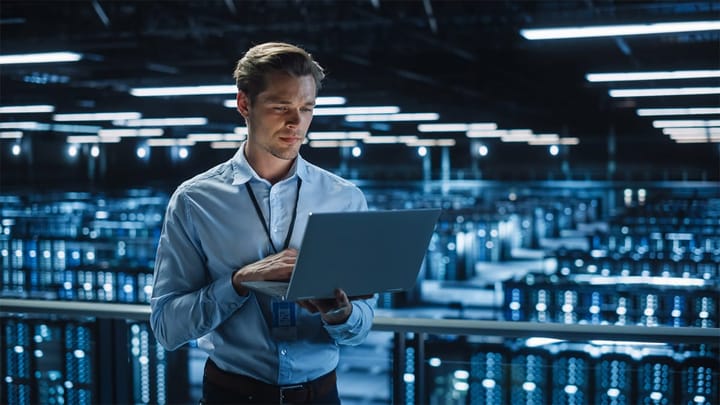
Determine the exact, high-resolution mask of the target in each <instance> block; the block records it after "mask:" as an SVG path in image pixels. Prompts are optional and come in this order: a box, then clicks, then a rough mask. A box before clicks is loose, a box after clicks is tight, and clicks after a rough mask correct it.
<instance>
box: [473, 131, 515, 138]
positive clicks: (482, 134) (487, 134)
mask: <svg viewBox="0 0 720 405" xmlns="http://www.w3.org/2000/svg"><path fill="white" fill-rule="evenodd" d="M505 135H507V131H506V130H504V129H496V130H492V131H477V130H475V131H467V132H466V133H465V136H467V137H468V138H500V137H502V136H505Z"/></svg>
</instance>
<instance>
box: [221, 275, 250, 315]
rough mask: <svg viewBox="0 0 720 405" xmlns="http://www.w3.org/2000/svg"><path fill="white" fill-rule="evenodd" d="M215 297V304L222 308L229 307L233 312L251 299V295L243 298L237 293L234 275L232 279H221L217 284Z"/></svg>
mask: <svg viewBox="0 0 720 405" xmlns="http://www.w3.org/2000/svg"><path fill="white" fill-rule="evenodd" d="M213 295H214V296H215V302H216V303H217V304H218V305H219V306H220V307H221V308H222V307H227V308H229V309H231V310H235V309H238V308H239V307H240V306H241V305H242V304H244V303H245V301H247V299H248V298H249V297H250V294H248V295H247V296H245V297H243V296H241V295H239V294H238V293H237V291H235V287H233V285H232V274H231V275H230V277H228V278H226V279H220V280H218V281H217V282H216V283H215V286H214V288H213Z"/></svg>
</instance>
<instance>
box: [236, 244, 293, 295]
mask: <svg viewBox="0 0 720 405" xmlns="http://www.w3.org/2000/svg"><path fill="white" fill-rule="evenodd" d="M297 255H298V252H297V250H295V249H285V250H283V251H282V252H280V253H276V254H274V255H270V256H268V257H266V258H264V259H262V260H258V261H257V262H255V263H251V264H248V265H247V266H245V267H243V268H240V269H238V270H235V273H233V276H232V284H233V288H235V291H236V292H237V293H238V294H240V295H243V296H245V295H247V294H248V289H247V288H245V287H243V285H242V283H243V281H266V280H273V281H287V280H289V279H290V275H291V274H292V271H293V268H294V267H295V261H296V260H297Z"/></svg>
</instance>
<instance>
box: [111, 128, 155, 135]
mask: <svg viewBox="0 0 720 405" xmlns="http://www.w3.org/2000/svg"><path fill="white" fill-rule="evenodd" d="M163 133H165V131H164V130H163V129H162V128H140V129H130V128H128V129H101V130H100V131H98V135H100V136H101V137H105V136H119V137H135V136H162V134H163Z"/></svg>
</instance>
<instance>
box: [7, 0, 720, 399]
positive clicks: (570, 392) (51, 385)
mask: <svg viewBox="0 0 720 405" xmlns="http://www.w3.org/2000/svg"><path fill="white" fill-rule="evenodd" d="M719 21H720V3H718V2H716V1H692V0H689V1H664V0H663V1H654V0H651V1H642V2H640V1H621V0H590V1H571V0H567V1H512V0H503V1H501V0H488V1H450V2H445V1H438V0H403V1H386V0H347V1H339V2H334V1H329V0H312V1H308V0H292V1H291V0H287V1H286V0H277V1H268V2H262V1H241V0H189V1H125V0H113V1H110V0H88V1H83V2H80V1H36V0H31V1H20V0H5V1H3V2H2V3H0V264H1V266H2V271H1V272H2V278H1V280H0V323H1V330H2V332H1V336H2V339H1V342H0V373H1V374H2V382H1V384H2V388H0V403H3V404H13V405H14V404H35V403H39V404H115V403H135V404H150V403H152V404H176V403H198V402H199V401H200V400H201V398H202V396H203V394H202V388H203V367H204V366H205V364H206V361H207V358H208V354H207V353H208V348H207V347H205V346H204V345H203V343H202V341H200V340H190V341H189V342H188V343H186V344H184V345H182V346H181V347H180V348H178V349H176V350H167V349H166V348H164V347H163V346H162V345H161V344H160V343H159V342H158V340H157V338H156V336H155V334H154V332H153V330H152V328H151V324H150V314H151V307H150V302H151V298H152V297H153V285H154V277H155V275H154V269H155V266H156V254H157V251H158V243H159V240H160V238H161V235H163V224H164V221H165V220H166V218H165V217H166V212H167V211H166V210H167V207H168V205H169V204H170V203H171V200H172V195H173V193H174V192H175V190H176V189H177V188H178V186H180V184H182V183H183V182H184V181H186V180H187V179H190V178H192V177H193V176H196V175H197V174H199V173H201V172H204V171H206V170H208V169H210V168H211V167H213V166H215V165H218V164H220V163H222V162H225V161H227V160H228V159H230V158H231V157H233V155H235V153H236V152H237V150H238V148H239V147H241V146H242V145H244V143H245V142H247V139H248V138H249V137H252V135H251V134H249V131H248V126H247V125H246V122H245V121H244V119H243V116H241V114H240V113H239V112H238V107H239V106H238V98H236V96H237V93H238V87H237V86H236V83H235V80H234V79H233V69H234V68H235V65H236V63H237V62H238V59H240V58H241V57H242V56H243V54H244V52H246V51H247V50H248V49H249V48H251V47H253V46H255V45H258V44H261V43H264V42H270V41H280V42H286V43H289V44H293V45H297V46H299V47H301V48H303V49H305V50H307V51H308V52H309V53H310V54H312V57H313V58H314V59H315V60H316V61H317V62H318V63H319V64H320V65H322V66H323V68H324V70H325V75H326V76H325V79H324V81H323V86H322V88H321V89H320V91H319V93H318V96H317V98H316V100H315V105H314V108H313V113H312V123H311V124H310V128H309V130H308V132H307V134H306V135H305V139H304V142H303V145H302V146H301V147H300V154H301V155H302V157H303V158H304V159H306V160H307V161H308V162H311V163H313V164H315V165H317V166H319V167H321V168H324V169H326V170H328V171H329V172H330V173H332V174H334V175H337V176H340V177H342V178H343V179H346V180H347V181H349V182H350V183H352V184H353V185H355V186H356V187H358V188H359V189H360V190H361V191H362V193H363V194H364V196H365V199H366V201H367V207H368V209H369V210H410V209H426V208H439V209H440V210H441V211H440V217H439V219H438V221H437V223H436V225H435V228H434V231H433V233H432V236H431V238H430V242H429V244H428V246H427V251H426V253H425V256H424V259H423V261H422V265H421V266H420V268H419V271H418V276H417V280H416V282H415V284H414V286H413V287H412V288H411V289H407V290H405V291H402V292H383V293H379V294H377V295H376V297H375V298H376V303H375V308H374V314H375V318H374V321H373V325H372V330H371V331H370V333H369V334H368V335H367V337H366V338H365V339H364V341H363V342H362V343H360V344H359V345H353V346H350V345H340V360H339V363H338V366H337V388H338V393H339V398H340V400H341V402H342V403H343V404H485V405H490V404H514V405H515V404H526V405H527V404H567V405H570V404H574V405H580V404H588V405H590V404H607V405H611V404H612V405H625V404H628V405H630V404H638V405H639V404H642V405H673V404H718V403H720V327H719V326H718V321H719V320H720V314H719V312H720V22H719ZM298 187H299V186H298ZM298 190H299V188H298ZM243 192H244V191H243ZM299 193H300V192H299V191H298V198H299V195H300V194H299ZM296 204H297V202H296ZM293 221H294V220H293ZM263 225H265V224H264V223H263ZM266 232H267V231H266ZM271 242H272V239H271ZM399 245H400V243H399V241H398V246H399ZM367 253H368V254H372V253H373V252H367Z"/></svg>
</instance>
